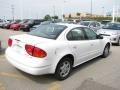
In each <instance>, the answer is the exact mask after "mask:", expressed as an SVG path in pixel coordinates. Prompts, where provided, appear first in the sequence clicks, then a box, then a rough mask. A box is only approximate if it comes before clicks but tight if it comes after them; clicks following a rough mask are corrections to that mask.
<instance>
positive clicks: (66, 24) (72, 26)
mask: <svg viewBox="0 0 120 90" xmlns="http://www.w3.org/2000/svg"><path fill="white" fill-rule="evenodd" d="M55 24H57V25H64V26H67V27H70V28H74V27H86V26H83V25H79V24H68V23H55Z"/></svg>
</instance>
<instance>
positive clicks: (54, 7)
mask: <svg viewBox="0 0 120 90" xmlns="http://www.w3.org/2000/svg"><path fill="white" fill-rule="evenodd" d="M53 19H54V20H55V5H53Z"/></svg>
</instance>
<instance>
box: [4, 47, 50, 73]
mask: <svg viewBox="0 0 120 90" xmlns="http://www.w3.org/2000/svg"><path fill="white" fill-rule="evenodd" d="M21 57H23V56H21ZM6 58H7V60H8V61H9V62H10V63H11V64H12V65H13V66H15V67H16V68H18V69H19V70H21V71H23V72H26V73H28V74H31V75H43V74H49V73H51V68H52V66H51V65H45V66H39V67H32V66H28V65H25V64H23V63H20V62H18V61H19V60H22V59H23V58H19V55H14V54H10V50H9V49H7V50H6ZM24 59H25V60H28V58H26V57H24Z"/></svg>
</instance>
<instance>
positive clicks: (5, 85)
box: [0, 29, 120, 90]
mask: <svg viewBox="0 0 120 90" xmlns="http://www.w3.org/2000/svg"><path fill="white" fill-rule="evenodd" d="M22 33H25V32H21V31H11V30H4V29H0V40H1V41H2V47H3V52H2V53H1V55H0V90H119V89H120V46H115V45H113V46H112V47H111V51H110V55H109V57H107V58H101V57H98V58H96V59H93V60H91V61H89V62H87V63H85V64H82V65H80V66H78V67H76V68H75V69H74V70H73V72H72V74H71V76H70V77H69V78H68V79H66V80H64V81H57V80H56V79H55V78H54V76H53V75H42V76H32V75H29V74H26V73H24V72H21V71H20V70H18V69H16V68H15V67H13V66H12V65H11V64H9V63H8V62H7V60H6V58H5V55H4V50H5V49H6V48H7V39H8V37H9V36H11V35H16V34H22ZM93 88H94V89H93ZM95 88H97V89H95ZM99 88H101V89H99Z"/></svg>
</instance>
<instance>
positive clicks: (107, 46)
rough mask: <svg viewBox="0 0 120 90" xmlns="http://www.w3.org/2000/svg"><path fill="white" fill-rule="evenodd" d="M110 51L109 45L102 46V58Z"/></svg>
mask: <svg viewBox="0 0 120 90" xmlns="http://www.w3.org/2000/svg"><path fill="white" fill-rule="evenodd" d="M109 53H110V46H109V45H108V44H107V45H106V46H105V48H104V51H103V54H102V57H103V58H106V57H107V56H108V55H109Z"/></svg>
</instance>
